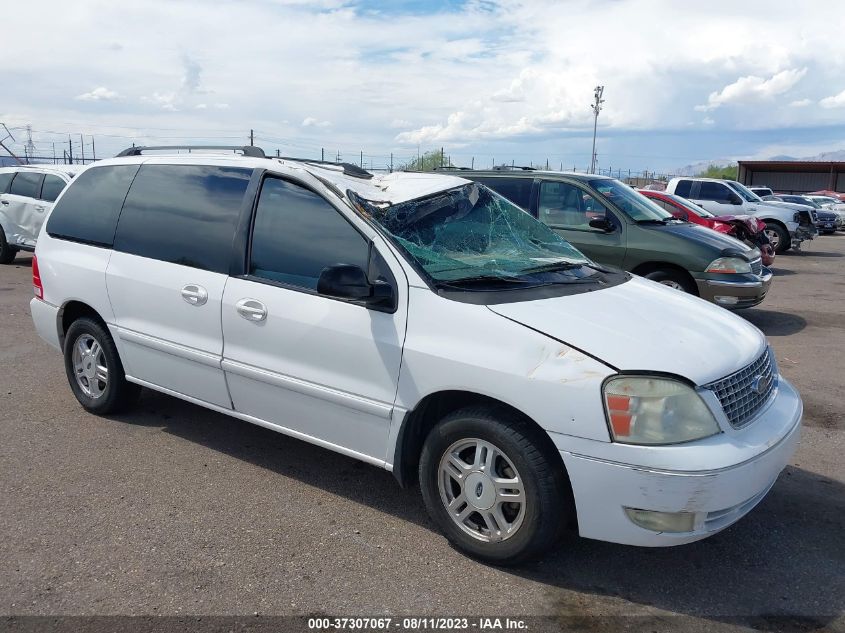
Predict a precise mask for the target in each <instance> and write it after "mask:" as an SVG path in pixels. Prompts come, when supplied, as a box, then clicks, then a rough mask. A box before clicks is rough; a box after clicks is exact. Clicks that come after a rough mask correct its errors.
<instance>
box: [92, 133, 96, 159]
mask: <svg viewBox="0 0 845 633" xmlns="http://www.w3.org/2000/svg"><path fill="white" fill-rule="evenodd" d="M91 153H92V154H94V160H97V148H96V147H94V135H93V134H92V135H91Z"/></svg>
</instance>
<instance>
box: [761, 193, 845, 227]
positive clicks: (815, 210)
mask: <svg viewBox="0 0 845 633" xmlns="http://www.w3.org/2000/svg"><path fill="white" fill-rule="evenodd" d="M763 199H764V200H773V201H779V202H789V203H791V204H801V205H805V206H808V207H810V208H812V214H813V221H814V222H815V224H816V228H817V229H818V230H819V233H827V234H830V233H834V232H836V230H837V229H842V228H845V211H840V212H837V211H835V210H832V209H830V208H825V207H823V206H822V205H820V204H819V203H818V202H817V201H816V200H814V199H813V198H811V197H809V196H797V195H788V194H775V195H772V196H767V197H765V198H763ZM842 206H843V208H845V205H842Z"/></svg>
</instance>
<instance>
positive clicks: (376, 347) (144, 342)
mask: <svg viewBox="0 0 845 633" xmlns="http://www.w3.org/2000/svg"><path fill="white" fill-rule="evenodd" d="M124 154H125V156H121V157H118V158H116V159H110V160H104V161H101V162H99V163H97V164H95V165H93V166H92V167H90V168H88V169H87V170H86V171H85V172H83V173H82V174H80V176H79V177H77V178H76V179H75V180H74V182H73V183H72V184H71V186H70V187H68V189H67V190H66V191H65V192H64V193H63V194H62V196H61V197H60V198H59V200H58V201H57V203H56V206H55V208H54V210H53V212H52V214H51V215H50V217H49V219H48V220H47V222H46V223H45V226H44V228H43V229H42V232H41V235H40V237H39V239H38V246H37V249H36V259H35V260H34V261H33V284H34V291H35V295H36V296H35V298H34V299H33V300H32V302H31V309H32V318H33V321H34V324H35V327H36V329H37V331H38V333H39V334H40V335H41V337H43V338H44V339H45V340H46V341H47V342H48V343H50V344H51V345H52V346H54V347H55V348H56V349H58V350H61V351H62V352H63V354H64V361H65V368H66V371H67V376H68V381H69V383H70V388H71V390H72V391H73V393H74V395H75V396H76V398H77V399H78V400H79V402H80V403H81V404H82V406H83V407H85V408H86V409H87V410H89V411H92V412H94V413H99V414H108V413H111V412H114V411H117V410H118V409H120V408H125V407H128V406H130V405H131V404H132V403H133V402H134V399H135V397H136V396H137V395H138V392H139V389H140V387H142V386H143V387H148V388H150V389H155V390H157V391H161V392H163V393H166V394H170V395H173V396H175V397H178V398H182V399H184V400H187V401H189V402H193V403H195V404H198V405H201V406H203V407H207V408H209V409H212V410H214V411H218V412H221V413H225V414H228V415H231V416H234V417H236V418H240V419H241V420H245V421H247V422H252V423H254V424H258V425H261V426H264V427H267V428H269V429H273V430H275V431H279V432H281V433H285V434H288V435H291V436H293V437H296V438H299V439H303V440H306V441H309V442H313V443H315V444H317V445H320V446H323V447H325V448H328V449H332V450H335V451H337V452H340V453H343V454H345V455H349V456H352V457H355V458H358V459H360V460H363V461H365V462H368V463H370V464H374V465H376V466H378V467H381V468H385V469H387V470H390V471H392V472H393V474H394V475H395V476H396V478H397V479H398V480H399V482H400V483H401V484H402V485H412V484H414V483H415V482H419V485H420V488H421V490H422V495H423V497H424V500H425V503H426V506H427V508H428V511H429V512H430V514H431V517H432V519H433V520H434V522H435V523H436V524H437V525H438V526H439V527H440V529H442V531H443V532H444V533H445V534H446V536H447V537H448V538H449V539H450V540H451V541H452V542H453V543H455V544H456V545H457V546H458V547H460V548H461V549H462V550H464V551H465V552H467V553H469V554H470V555H472V556H475V557H478V558H480V559H483V560H486V561H490V562H494V563H515V562H518V561H522V560H525V559H528V558H531V557H536V556H538V555H539V554H541V553H542V552H543V551H545V550H547V549H548V548H549V547H551V546H552V545H553V544H555V543H556V542H557V541H558V539H559V537H560V536H561V534H562V532H563V531H564V530H565V529H566V528H572V529H574V530H577V532H578V533H579V534H580V535H581V536H584V537H589V538H594V539H601V540H605V541H613V542H617V543H627V544H633V545H645V546H664V545H676V544H681V543H689V542H691V541H696V540H698V539H701V538H704V537H706V536H708V535H710V534H713V533H715V532H718V531H719V530H722V529H723V528H725V527H727V526H728V525H731V524H732V523H734V522H735V521H737V520H738V519H739V518H740V517H742V516H743V515H745V514H746V513H747V512H748V511H749V510H751V508H753V507H754V506H755V505H756V504H757V503H758V502H759V501H760V500H761V499H762V498H763V497H764V496H765V494H766V493H767V492H768V490H769V489H770V488H771V487H772V485H773V484H774V482H775V480H776V479H777V477H778V474H779V473H780V472H781V470H782V469H783V468H784V466H785V465H786V464H787V462H788V461H789V459H790V456H791V455H792V453H793V451H794V450H795V447H796V444H797V442H798V437H799V433H800V421H801V415H802V403H801V399H800V397H799V395H798V393H797V392H796V390H795V389H794V388H793V387H792V385H790V384H789V382H787V381H786V380H785V379H784V378H783V377H782V376H781V375H780V374H779V373H778V369H777V364H776V362H775V356H774V354H773V353H772V351H771V349H770V348H769V346H768V345H767V342H766V339H765V337H764V336H763V334H762V333H761V332H760V331H759V330H757V329H756V328H755V327H754V326H752V325H750V324H748V323H747V322H746V321H745V320H744V319H742V318H741V317H739V316H736V315H735V314H732V313H730V312H728V311H727V310H724V309H722V308H720V307H718V306H715V305H712V304H709V303H707V302H705V301H702V300H701V299H698V298H695V297H692V296H690V295H688V294H685V293H682V292H678V291H675V290H672V289H670V288H667V287H665V286H662V285H660V284H657V283H654V282H651V281H648V280H645V279H642V278H639V277H636V276H632V275H630V274H628V273H625V272H623V271H619V270H616V269H611V268H606V267H603V266H599V265H597V264H595V263H593V262H592V261H590V260H589V259H587V258H586V257H584V256H583V255H582V254H581V253H580V252H579V251H578V250H576V249H575V248H573V247H572V246H571V245H570V244H569V243H568V242H566V241H565V240H564V239H563V238H561V237H560V236H559V235H558V234H556V233H555V232H553V231H552V230H550V229H549V228H548V227H546V226H545V225H544V224H542V223H540V222H538V221H537V220H535V219H533V218H532V217H531V216H530V215H529V214H527V213H525V212H524V211H522V210H521V209H520V208H519V207H517V206H515V205H513V204H512V203H511V202H509V201H508V200H507V199H505V198H503V197H501V196H499V195H498V194H496V193H494V192H493V191H491V190H490V189H487V188H486V187H484V186H483V185H481V184H477V183H473V182H470V181H468V180H465V179H463V178H459V177H457V176H453V175H442V174H419V173H392V174H384V175H377V176H374V175H372V174H370V173H368V172H366V171H363V170H361V169H358V168H356V167H354V166H350V165H342V164H341V165H335V164H320V163H317V162H309V161H304V160H293V159H269V158H264V157H263V153H262V152H261V151H260V150H258V149H257V148H253V147H249V148H244V152H243V155H239V154H234V153H229V154H222V153H221V154H217V155H213V154H208V153H205V154H203V153H201V152H196V151H194V152H193V153H191V154H175V153H171V154H169V155H156V154H154V153H152V152H147V151H145V150H143V149H141V148H132V149H131V150H127V151H126V152H124ZM319 467H320V466H319V464H315V465H314V468H319Z"/></svg>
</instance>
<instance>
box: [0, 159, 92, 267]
mask: <svg viewBox="0 0 845 633" xmlns="http://www.w3.org/2000/svg"><path fill="white" fill-rule="evenodd" d="M82 169H83V167H82V166H81V165H19V166H17V167H0V264H9V263H11V262H13V261H14V259H15V256H16V255H17V254H18V251H33V250H35V240H36V238H37V237H38V232H39V231H40V230H41V224H42V223H43V222H44V218H45V217H47V214H48V213H49V211H50V208H51V207H52V205H53V201H55V199H56V198H57V197H58V195H59V194H60V193H61V192H62V190H63V189H64V188H65V186H67V183H69V182H70V180H71V178H73V177H74V176H75V175H76V174H77V173H79V171H80V170H82Z"/></svg>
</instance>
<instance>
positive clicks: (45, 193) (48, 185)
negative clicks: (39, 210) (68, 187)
mask: <svg viewBox="0 0 845 633" xmlns="http://www.w3.org/2000/svg"><path fill="white" fill-rule="evenodd" d="M64 188H65V181H64V180H62V179H61V178H59V177H58V176H54V175H53V174H47V175H46V176H44V184H43V185H41V199H42V200H46V201H47V202H54V201H55V200H56V198H58V197H59V194H60V193H61V192H62V189H64Z"/></svg>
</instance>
